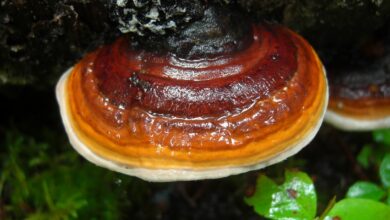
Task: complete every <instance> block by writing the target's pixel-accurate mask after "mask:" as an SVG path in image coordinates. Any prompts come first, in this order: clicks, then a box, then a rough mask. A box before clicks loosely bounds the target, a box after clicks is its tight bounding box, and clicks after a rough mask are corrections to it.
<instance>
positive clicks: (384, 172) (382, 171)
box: [379, 154, 390, 187]
mask: <svg viewBox="0 0 390 220" xmlns="http://www.w3.org/2000/svg"><path fill="white" fill-rule="evenodd" d="M379 176H380V177H381V181H382V184H383V185H384V186H385V187H390V154H386V156H385V157H384V158H383V160H382V163H381V165H380V168H379Z"/></svg>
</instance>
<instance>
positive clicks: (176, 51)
mask: <svg viewBox="0 0 390 220" xmlns="http://www.w3.org/2000/svg"><path fill="white" fill-rule="evenodd" d="M235 16H236V15H234V13H228V14H227V13H225V12H223V11H222V12H221V11H220V10H219V9H215V8H212V7H210V8H209V9H207V10H205V12H204V18H202V19H200V20H198V21H195V22H194V23H193V24H191V25H189V26H188V27H186V28H185V29H184V30H182V31H181V33H180V34H178V35H173V36H168V37H166V38H164V39H165V40H164V39H161V42H162V43H161V44H160V46H159V47H155V48H154V47H153V46H152V47H150V45H149V47H148V43H146V44H142V43H141V44H139V43H137V44H133V42H132V40H131V38H130V37H128V36H123V37H121V38H120V39H118V40H117V41H115V42H114V43H113V44H111V45H107V46H103V47H101V48H99V49H97V50H96V51H94V52H92V53H90V54H88V55H87V56H85V57H84V58H83V59H82V60H81V61H80V62H78V63H77V64H76V65H75V66H74V67H72V68H71V69H69V70H68V71H67V72H66V73H64V74H63V76H62V77H61V78H60V80H59V82H58V84H57V88H56V93H57V99H58V102H59V105H60V111H61V116H62V119H63V123H64V125H65V129H66V132H67V134H68V136H69V139H70V142H71V144H72V146H73V147H74V148H75V149H76V150H77V151H78V152H79V153H80V154H81V155H82V156H84V157H85V158H86V159H87V160H89V161H91V162H93V163H95V164H97V165H99V166H102V167H106V168H108V169H110V170H114V171H118V172H121V173H124V174H128V175H132V176H137V177H139V178H142V179H145V180H148V181H177V180H197V179H208V178H220V177H225V176H229V175H232V174H238V173H243V172H247V171H250V170H255V169H259V168H263V167H265V166H268V165H271V164H274V163H277V162H279V161H281V160H284V159H286V158H287V157H289V156H291V155H293V154H295V153H297V152H298V151H299V150H301V149H302V148H303V147H304V146H306V145H307V144H308V143H309V142H310V141H311V140H312V139H313V137H314V136H315V134H316V133H317V131H318V129H319V127H320V125H321V123H322V120H323V117H324V114H325V110H326V106H327V100H328V87H327V80H326V77H325V71H324V68H323V66H322V63H321V61H320V60H319V58H318V56H317V55H316V53H315V51H314V50H313V48H312V47H311V46H310V45H309V44H308V43H307V42H306V41H305V40H304V39H303V38H302V37H300V36H299V35H297V34H296V33H294V32H292V31H291V30H289V29H287V28H285V27H282V26H280V25H273V24H255V23H252V22H247V20H245V19H237V17H235ZM161 45H163V46H161ZM147 48H149V49H147Z"/></svg>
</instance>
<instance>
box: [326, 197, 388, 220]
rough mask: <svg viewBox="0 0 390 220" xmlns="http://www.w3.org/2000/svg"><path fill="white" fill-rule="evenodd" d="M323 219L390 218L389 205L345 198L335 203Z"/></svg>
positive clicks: (364, 219) (365, 219)
mask: <svg viewBox="0 0 390 220" xmlns="http://www.w3.org/2000/svg"><path fill="white" fill-rule="evenodd" d="M325 219H326V220H331V219H342V220H373V219H378V220H379V219H390V206H387V205H385V204H383V203H380V202H377V201H372V200H369V199H358V198H347V199H343V200H341V201H339V202H338V203H336V205H335V206H334V207H333V209H332V210H330V212H329V214H328V215H327V217H326V218H325Z"/></svg>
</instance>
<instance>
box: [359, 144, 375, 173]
mask: <svg viewBox="0 0 390 220" xmlns="http://www.w3.org/2000/svg"><path fill="white" fill-rule="evenodd" d="M371 155H372V147H371V146H370V145H364V146H363V148H362V149H361V150H360V152H359V154H358V156H357V158H356V159H357V161H358V162H359V164H360V165H361V166H362V167H364V168H368V167H369V165H370V157H371Z"/></svg>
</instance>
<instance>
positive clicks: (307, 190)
mask: <svg viewBox="0 0 390 220" xmlns="http://www.w3.org/2000/svg"><path fill="white" fill-rule="evenodd" d="M245 202H246V203H247V204H249V205H251V206H253V207H254V209H255V211H256V212H257V213H258V214H260V215H262V216H265V217H267V218H270V219H295V220H305V219H308V220H312V219H313V218H314V217H315V214H316V207H317V196H316V193H315V189H314V185H313V182H312V180H311V179H310V177H309V176H307V174H305V173H302V172H291V171H286V173H285V182H284V183H283V184H282V185H279V186H278V185H277V184H276V183H275V182H274V181H272V180H271V179H269V178H268V177H266V176H264V175H262V176H260V177H259V178H258V181H257V186H256V192H255V194H254V195H253V196H252V197H249V198H245Z"/></svg>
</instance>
